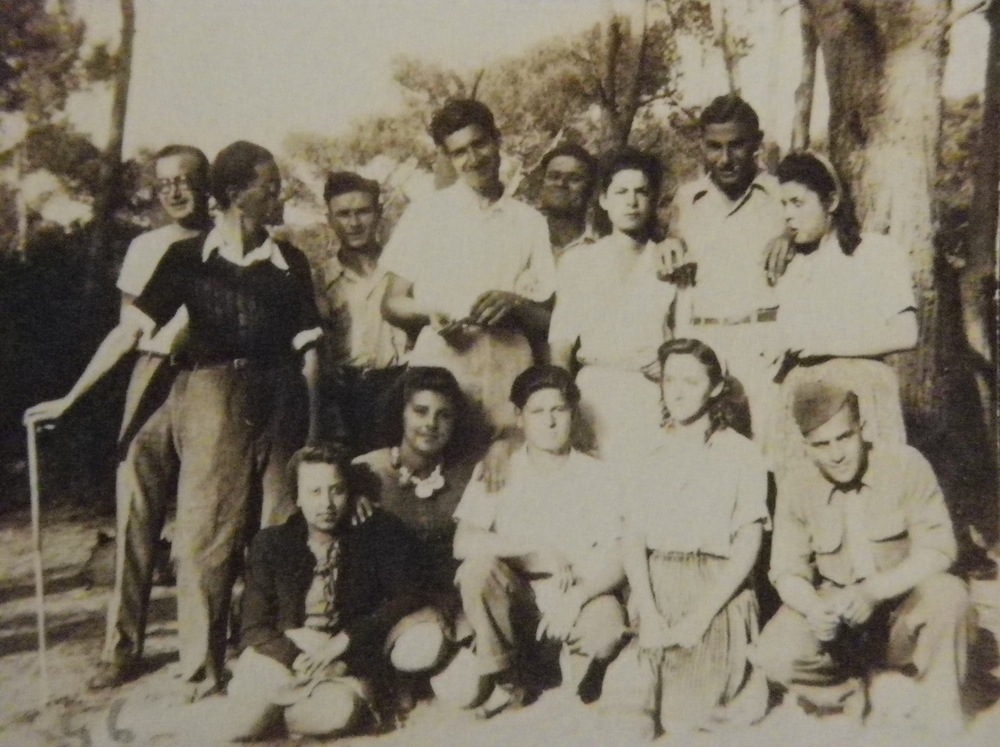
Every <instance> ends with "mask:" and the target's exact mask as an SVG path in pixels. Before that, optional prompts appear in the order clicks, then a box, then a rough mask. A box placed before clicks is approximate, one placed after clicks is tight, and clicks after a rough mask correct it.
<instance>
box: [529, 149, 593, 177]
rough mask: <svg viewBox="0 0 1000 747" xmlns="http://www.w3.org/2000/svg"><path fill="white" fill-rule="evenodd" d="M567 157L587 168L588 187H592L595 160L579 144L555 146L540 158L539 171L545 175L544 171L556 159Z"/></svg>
mask: <svg viewBox="0 0 1000 747" xmlns="http://www.w3.org/2000/svg"><path fill="white" fill-rule="evenodd" d="M561 157H567V158H575V159H576V160H577V161H579V162H580V163H582V164H583V165H584V166H585V167H586V168H587V179H588V180H589V182H590V186H591V187H593V185H594V181H595V180H596V178H597V159H596V158H594V156H593V155H592V154H591V153H590V151H588V150H587V149H586V148H584V147H583V146H582V145H580V144H579V143H563V144H562V145H557V146H556V147H555V148H553V149H552V150H550V151H549V152H548V153H546V154H545V155H544V156H542V161H541V164H540V166H541V170H542V173H545V170H546V169H547V168H548V167H549V164H550V163H552V161H553V160H555V159H556V158H561Z"/></svg>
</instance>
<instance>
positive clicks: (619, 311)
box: [549, 234, 676, 370]
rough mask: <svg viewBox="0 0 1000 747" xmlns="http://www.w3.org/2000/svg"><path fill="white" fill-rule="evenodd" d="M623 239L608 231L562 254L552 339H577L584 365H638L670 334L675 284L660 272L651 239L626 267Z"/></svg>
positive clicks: (647, 360) (648, 359)
mask: <svg viewBox="0 0 1000 747" xmlns="http://www.w3.org/2000/svg"><path fill="white" fill-rule="evenodd" d="M620 240H621V239H620V238H619V237H616V236H615V235H613V234H612V235H611V236H605V237H603V238H601V239H599V240H598V241H596V242H594V243H593V244H589V245H586V246H580V247H577V248H576V249H574V250H573V251H572V252H571V253H569V254H567V255H566V256H564V257H563V259H562V261H561V262H560V264H559V269H558V273H557V277H556V283H557V285H556V288H557V289H556V305H555V309H554V311H553V312H552V322H551V324H550V326H549V342H552V343H558V342H562V343H565V342H572V341H576V340H579V341H580V348H579V351H578V352H577V359H578V360H579V361H580V363H582V364H584V365H588V364H592V365H607V366H617V367H622V368H626V369H630V370H638V369H640V368H642V367H643V366H645V365H647V364H648V363H652V362H653V361H654V360H655V359H656V350H657V348H659V346H660V345H661V344H662V343H663V341H664V340H666V339H669V337H670V330H669V327H668V322H669V314H670V307H671V304H672V303H673V301H674V298H675V296H676V287H675V286H674V285H673V284H671V283H667V282H664V281H662V280H659V279H658V278H657V277H656V265H655V245H654V244H653V243H649V244H647V245H646V246H645V247H644V248H643V249H642V252H641V254H640V255H639V257H638V258H637V259H636V261H635V263H634V264H633V265H632V266H631V267H630V268H629V269H627V270H625V271H624V272H623V270H622V264H623V263H622V262H621V255H620V254H619V252H620V251H621V250H620V247H618V246H616V242H618V241H620Z"/></svg>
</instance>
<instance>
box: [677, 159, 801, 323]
mask: <svg viewBox="0 0 1000 747" xmlns="http://www.w3.org/2000/svg"><path fill="white" fill-rule="evenodd" d="M670 215H671V220H670V234H671V235H672V236H676V237H678V238H680V239H683V240H684V243H685V244H686V246H687V249H688V252H689V253H690V259H691V260H692V261H694V262H697V264H698V270H697V273H696V277H695V285H694V287H691V288H686V289H684V290H683V291H682V293H681V296H680V298H679V299H678V316H679V319H680V321H681V322H682V323H683V324H686V323H687V322H688V320H689V319H690V318H691V317H702V318H704V317H712V318H716V319H726V318H741V317H744V316H746V315H749V314H753V313H754V312H757V311H759V310H761V309H770V308H773V307H774V306H776V305H777V299H776V297H775V294H774V289H773V288H771V286H770V285H768V282H767V275H766V273H765V268H764V261H765V259H766V256H767V247H768V244H769V243H770V242H771V240H772V239H774V238H776V237H778V236H780V235H781V234H782V233H784V230H785V216H784V211H783V210H782V207H781V194H780V191H779V186H778V181H777V179H775V178H774V177H773V176H771V175H769V174H764V173H761V174H758V175H757V177H756V178H755V179H754V180H753V182H752V183H751V184H750V187H749V188H748V189H747V191H746V192H745V193H744V194H743V195H742V197H740V198H739V199H738V200H736V201H733V200H730V199H729V197H727V196H726V195H725V194H724V193H723V192H722V191H721V190H720V189H719V188H718V187H717V186H716V185H715V183H714V182H713V181H712V180H711V179H710V178H709V177H708V176H707V175H705V176H702V177H700V178H699V179H697V180H695V181H693V182H690V183H688V184H685V185H683V186H681V188H680V189H678V190H677V194H676V195H675V197H674V201H673V203H672V204H671V207H670Z"/></svg>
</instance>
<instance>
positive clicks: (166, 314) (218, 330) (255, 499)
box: [26, 141, 322, 698]
mask: <svg viewBox="0 0 1000 747" xmlns="http://www.w3.org/2000/svg"><path fill="white" fill-rule="evenodd" d="M210 181H211V189H212V194H213V195H214V196H215V199H216V201H217V202H218V204H219V208H220V211H221V212H220V214H219V217H218V220H217V222H216V225H215V227H214V228H212V229H211V230H210V231H209V232H208V233H200V234H198V235H196V236H194V237H193V238H190V239H185V240H183V241H180V242H177V243H175V244H172V245H171V246H170V248H169V250H168V251H167V252H166V254H165V255H164V257H163V259H162V260H161V261H160V263H159V264H158V265H157V267H156V270H155V271H154V273H153V276H152V277H151V278H150V280H149V282H148V283H147V284H146V287H145V288H144V289H143V290H142V292H141V293H140V294H139V296H138V298H137V299H136V300H135V303H134V304H133V305H131V306H129V307H127V309H126V313H123V314H122V318H121V320H120V321H119V323H118V326H117V327H115V329H113V330H112V331H111V332H110V333H108V336H107V337H106V338H105V339H104V341H103V342H102V343H101V345H100V347H99V348H98V350H97V352H96V353H95V354H94V357H93V358H92V359H91V361H90V363H89V364H88V365H87V368H86V369H85V370H84V372H83V373H82V374H81V375H80V378H79V379H78V380H77V382H76V384H74V386H73V388H72V389H71V390H70V392H69V394H67V395H66V396H65V397H63V398H62V399H59V400H54V401H51V402H44V403H42V404H40V405H36V406H35V407H33V408H31V409H30V410H29V411H28V412H27V414H26V417H28V418H34V419H37V420H53V419H56V418H59V417H60V416H61V415H62V414H63V413H64V412H65V411H66V410H67V409H68V408H69V407H70V406H71V405H72V404H73V403H74V402H76V401H77V400H78V399H79V398H80V397H81V396H82V395H83V394H84V393H85V392H86V391H87V390H88V389H89V388H90V387H92V386H93V385H94V384H95V383H96V382H97V381H98V380H99V379H100V378H101V377H102V376H103V375H105V374H106V373H107V372H108V371H109V370H111V368H113V367H114V365H115V364H116V363H117V362H118V361H120V360H121V359H122V358H123V357H124V356H125V355H127V354H128V353H130V352H131V351H132V350H134V349H136V347H137V346H138V344H139V341H140V340H141V339H142V338H143V336H144V335H148V334H150V333H151V332H152V331H155V330H156V329H158V328H160V327H162V326H163V325H165V324H166V323H167V322H168V321H169V320H170V319H172V318H173V316H174V314H176V313H177V312H178V310H179V309H180V308H181V307H182V306H183V307H186V308H187V310H188V315H189V324H188V329H189V334H188V337H187V340H186V342H185V356H184V357H185V368H184V370H182V371H180V372H179V373H178V374H177V376H176V378H175V380H174V382H173V385H172V387H171V390H170V395H169V397H168V399H167V403H166V406H165V407H163V408H162V409H161V410H160V411H159V412H158V413H157V417H163V418H168V419H169V428H170V430H171V432H172V433H173V440H174V443H175V444H176V445H177V447H178V459H179V472H178V479H177V526H176V531H175V537H174V554H175V556H176V558H177V615H178V625H177V628H178V635H179V639H180V643H179V646H180V667H181V675H182V677H183V678H184V679H185V680H186V681H187V682H190V683H193V684H194V686H193V687H192V689H191V690H190V692H189V696H190V697H191V698H197V697H202V696H204V695H206V694H209V693H211V692H215V691H218V690H220V689H221V688H222V687H223V686H224V684H225V678H226V674H225V669H224V661H225V653H226V631H227V623H228V619H227V618H228V613H229V601H230V596H231V593H232V584H233V578H234V575H235V572H236V568H237V562H236V561H237V557H238V555H239V551H240V550H241V548H242V547H243V545H244V539H245V537H246V535H247V532H248V531H249V530H250V529H251V528H255V526H254V525H255V524H256V523H257V517H258V515H259V514H263V517H264V523H265V524H271V523H279V522H280V521H282V520H283V519H284V518H286V517H287V516H288V514H289V513H290V512H291V510H292V508H293V506H292V505H291V503H290V501H289V498H290V495H289V490H288V489H287V487H286V484H285V480H286V475H285V473H284V466H285V464H286V463H287V461H288V458H289V457H290V455H291V454H292V452H293V451H294V450H295V448H296V447H298V446H299V445H301V442H302V440H303V439H304V436H305V428H304V427H303V426H304V425H305V422H304V421H305V418H304V415H305V413H306V410H307V408H306V406H305V402H304V400H305V398H306V395H308V401H309V406H308V414H309V419H308V421H309V432H310V434H312V433H315V426H316V396H315V390H316V379H317V369H318V366H317V359H316V351H315V343H316V341H317V340H318V339H319V337H320V335H321V334H322V331H321V330H320V328H319V317H318V313H317V311H316V305H315V301H314V300H313V294H312V280H311V277H310V273H309V266H308V262H307V261H306V258H305V256H304V255H303V254H302V253H301V252H300V251H299V250H297V249H295V248H294V247H292V246H289V245H287V244H283V243H279V242H277V241H275V240H274V239H272V238H271V237H270V235H269V233H268V228H269V227H271V226H277V225H280V224H281V222H282V220H283V213H284V207H283V204H282V199H281V176H280V174H279V172H278V166H277V164H276V163H275V161H274V157H273V156H272V155H271V153H270V152H269V151H267V150H266V149H265V148H262V147H261V146H259V145H255V144H253V143H248V142H245V141H239V142H236V143H233V144H232V145H229V146H227V147H226V148H224V149H223V150H222V151H221V152H220V153H219V154H218V156H216V158H215V161H214V162H213V164H212V168H211V175H210ZM299 369H301V374H302V376H303V377H304V378H305V384H306V386H305V387H300V386H296V379H297V377H298V370H299ZM303 389H305V390H306V391H303Z"/></svg>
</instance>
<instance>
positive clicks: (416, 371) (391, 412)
mask: <svg viewBox="0 0 1000 747" xmlns="http://www.w3.org/2000/svg"><path fill="white" fill-rule="evenodd" d="M417 392H436V393H438V394H440V395H441V396H442V397H445V398H446V399H447V400H448V401H449V402H451V405H452V407H454V408H455V427H454V429H453V431H452V434H451V438H450V439H449V440H448V443H447V444H445V447H444V457H445V461H451V460H453V459H456V458H460V457H461V456H463V455H464V454H465V453H466V451H467V450H469V449H470V447H471V444H470V441H471V440H472V439H471V437H470V436H471V432H470V429H471V427H472V423H471V421H470V416H471V413H470V405H469V402H468V400H467V399H466V397H465V394H464V393H463V392H462V388H461V387H460V386H459V384H458V381H457V380H456V379H455V376H454V374H452V372H451V371H449V370H448V369H447V368H441V367H440V366H411V367H410V368H407V369H406V371H405V372H404V373H403V375H402V376H400V377H399V379H398V380H397V381H396V382H395V384H394V385H393V387H392V389H390V390H389V393H388V396H387V397H386V399H385V401H384V402H383V409H382V421H383V422H382V424H383V430H384V433H385V438H386V442H387V443H389V444H391V445H393V446H396V445H398V444H399V443H400V442H401V441H402V440H403V411H404V410H405V409H406V405H407V404H408V403H409V401H410V398H411V397H413V395H414V394H416V393H417Z"/></svg>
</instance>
